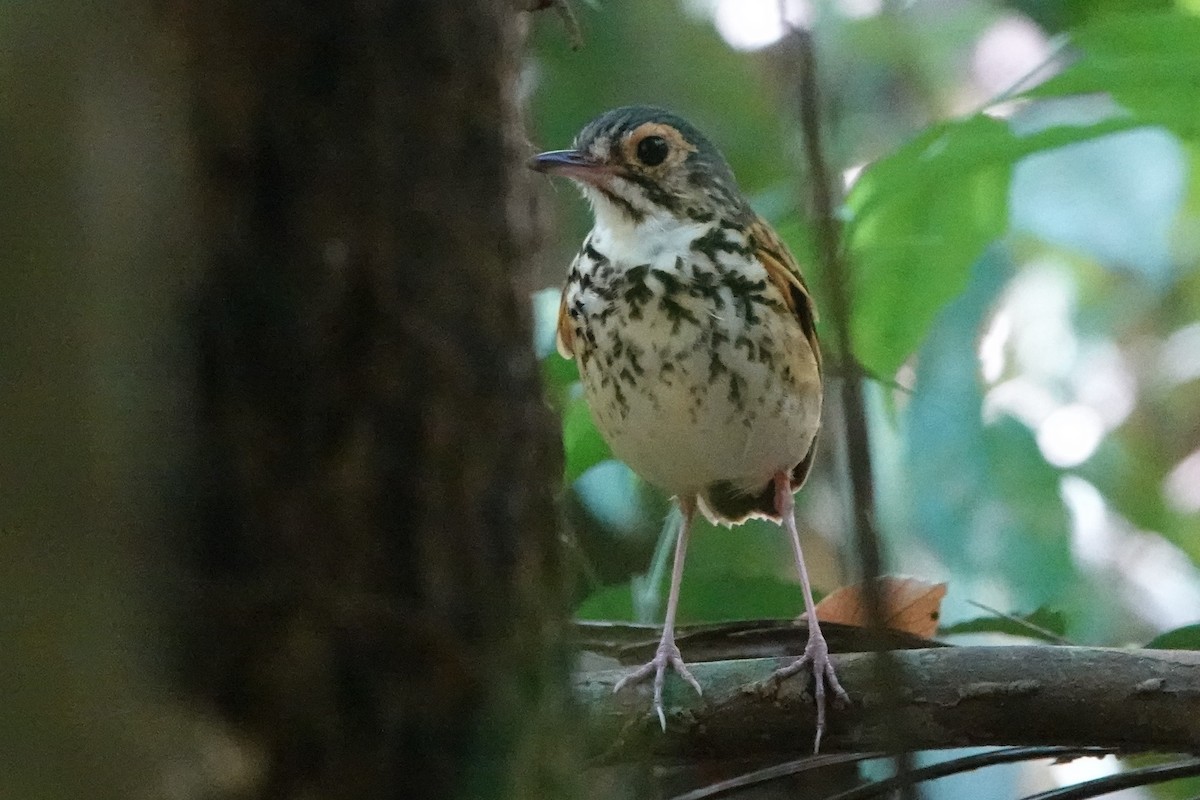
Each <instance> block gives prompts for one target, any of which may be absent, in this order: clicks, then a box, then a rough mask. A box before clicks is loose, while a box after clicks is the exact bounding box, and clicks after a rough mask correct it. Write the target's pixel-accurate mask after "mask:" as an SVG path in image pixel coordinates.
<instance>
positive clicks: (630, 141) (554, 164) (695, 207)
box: [529, 106, 753, 227]
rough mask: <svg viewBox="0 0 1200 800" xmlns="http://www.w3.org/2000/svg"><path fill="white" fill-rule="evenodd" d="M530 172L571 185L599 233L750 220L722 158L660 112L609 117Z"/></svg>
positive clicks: (640, 109) (644, 109) (631, 110)
mask: <svg viewBox="0 0 1200 800" xmlns="http://www.w3.org/2000/svg"><path fill="white" fill-rule="evenodd" d="M529 166H530V167H531V168H533V169H535V170H537V171H539V172H545V173H548V174H550V175H562V176H564V177H567V178H570V179H571V180H573V181H574V182H575V183H576V184H577V185H578V186H579V187H580V189H581V190H582V191H583V194H584V196H585V197H586V198H587V199H588V201H589V202H590V203H591V205H592V209H593V211H594V213H595V215H596V222H597V224H598V225H605V226H608V227H637V226H640V225H641V224H643V223H650V224H652V225H655V226H659V227H667V226H670V225H672V224H695V223H707V222H710V221H712V220H715V219H718V218H723V219H732V221H735V222H741V221H744V220H746V219H750V218H752V217H753V213H752V212H751V211H750V209H749V206H748V205H747V204H746V201H745V199H744V198H743V196H742V194H741V192H740V191H739V190H738V187H737V182H736V181H735V180H734V177H733V172H732V171H731V170H730V169H729V164H727V163H726V161H725V158H724V157H723V156H722V155H721V153H720V151H719V150H717V148H716V147H714V146H713V144H712V143H711V142H709V141H708V139H706V138H705V137H704V135H703V134H702V133H700V131H698V130H696V129H695V128H694V127H692V125H691V124H689V123H688V122H687V121H686V120H684V119H682V118H681V117H678V116H676V115H675V114H672V113H671V112H669V111H664V110H662V109H661V108H651V107H648V106H625V107H623V108H616V109H613V110H612V111H608V112H606V113H604V114H602V115H600V116H599V117H597V118H596V119H594V120H592V121H591V122H589V123H588V124H587V125H586V126H585V127H584V128H583V130H582V131H580V133H579V135H578V136H576V137H575V146H574V147H573V148H572V149H570V150H554V151H551V152H548V153H542V154H540V155H537V156H534V157H533V159H532V160H530V162H529Z"/></svg>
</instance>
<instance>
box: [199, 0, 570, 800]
mask: <svg viewBox="0 0 1200 800" xmlns="http://www.w3.org/2000/svg"><path fill="white" fill-rule="evenodd" d="M516 15H517V12H516V11H515V8H514V4H513V3H512V2H511V1H510V0H470V1H468V2H461V3H444V2H435V1H434V0H423V1H418V0H407V1H406V0H378V1H377V2H368V3H362V2H351V1H350V0H325V2H316V3H295V2H291V0H288V1H287V2H283V1H282V0H268V2H264V3H246V2H242V1H241V0H195V1H194V2H192V3H190V4H189V5H188V6H186V9H185V13H184V16H183V30H184V31H185V32H186V37H187V41H188V44H189V46H190V49H191V57H192V80H193V89H194V99H195V105H194V114H195V116H194V130H195V142H196V148H197V154H198V164H199V170H200V177H201V189H202V191H203V198H204V209H203V211H204V224H205V227H204V233H205V239H204V241H205V245H206V248H207V252H208V259H209V264H210V269H209V279H208V281H207V287H206V290H205V293H204V297H203V302H202V303H201V309H200V313H199V315H198V328H199V333H198V337H199V338H198V341H199V352H200V355H201V370H200V378H199V390H200V393H201V403H202V407H201V418H200V428H201V434H202V437H201V438H202V441H203V442H204V446H203V448H202V452H201V454H200V455H201V463H202V465H203V467H204V473H205V476H206V480H205V481H204V484H203V485H204V487H205V490H204V493H203V496H202V497H201V498H200V501H199V505H198V510H199V512H200V516H199V519H198V525H197V526H196V527H197V530H196V531H195V536H194V543H195V547H194V552H193V564H194V565H195V572H196V576H197V581H196V586H197V589H198V594H197V597H196V598H195V601H196V604H195V606H193V607H190V608H188V609H187V611H188V613H189V615H190V619H191V624H192V625H193V627H194V630H193V633H194V635H193V636H192V643H193V647H192V650H191V658H189V659H188V664H189V672H190V679H191V681H192V683H193V685H194V686H195V687H197V688H198V690H199V691H200V692H201V693H202V695H203V696H205V697H207V698H209V699H211V700H213V701H215V702H216V703H218V704H219V706H220V708H221V709H222V710H223V711H224V713H225V714H226V715H227V716H228V717H229V718H230V719H232V720H234V721H235V722H236V723H237V724H238V725H239V726H241V727H242V728H244V729H245V730H246V731H248V732H249V734H250V736H251V737H252V741H253V742H254V743H255V746H256V747H257V748H258V749H259V750H260V751H261V752H262V753H263V756H264V759H265V764H266V769H265V778H264V780H263V781H262V783H261V784H260V786H259V787H258V790H257V793H258V795H259V796H263V797H268V796H269V797H300V796H310V797H322V798H338V797H345V798H383V797H402V796H404V797H431V798H432V797H465V796H470V797H481V798H492V797H520V798H539V797H547V798H549V797H553V798H564V797H570V796H571V795H572V793H573V791H574V789H573V786H572V780H573V779H572V777H571V776H573V775H575V774H577V770H576V769H575V767H574V764H573V756H572V752H571V749H572V746H571V737H569V736H564V735H562V734H563V732H564V725H565V724H566V722H567V719H568V717H569V703H568V697H569V693H568V691H567V689H568V686H567V675H568V655H567V650H566V647H565V645H564V637H563V630H564V623H565V620H566V607H565V594H564V592H563V591H562V587H561V583H562V568H561V565H560V563H559V556H558V550H557V546H556V541H555V538H554V531H553V527H554V519H555V517H554V513H553V508H552V499H551V496H550V494H549V490H548V487H549V486H550V485H551V482H552V479H553V476H554V475H555V474H556V472H555V461H556V458H555V457H553V456H552V454H555V453H557V452H558V447H557V444H556V443H554V442H553V440H552V438H551V436H550V426H549V425H548V419H547V418H546V415H545V413H544V411H543V406H542V404H541V402H540V390H539V381H538V374H537V370H536V364H535V361H534V357H533V355H532V351H531V348H530V346H529V340H530V331H529V323H528V320H527V312H526V293H525V291H524V290H525V288H526V287H525V279H524V272H523V270H524V266H525V263H526V258H527V255H528V253H529V248H530V243H531V236H532V225H531V222H530V219H531V213H530V211H531V209H530V197H531V195H530V194H529V193H528V192H527V186H526V178H525V176H524V171H523V167H522V165H521V162H522V160H523V159H522V156H523V153H522V152H521V146H520V143H521V141H522V139H521V136H520V125H519V118H518V109H517V108H516V105H515V99H514V95H515V85H516V79H517V69H518V65H519V44H520V42H519V36H518V32H517V26H518V20H517V18H516Z"/></svg>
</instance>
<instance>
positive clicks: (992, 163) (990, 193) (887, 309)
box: [846, 114, 1140, 376]
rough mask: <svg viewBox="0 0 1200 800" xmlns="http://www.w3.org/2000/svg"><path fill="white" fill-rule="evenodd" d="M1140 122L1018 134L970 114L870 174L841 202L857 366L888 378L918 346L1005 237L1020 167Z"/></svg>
mask: <svg viewBox="0 0 1200 800" xmlns="http://www.w3.org/2000/svg"><path fill="white" fill-rule="evenodd" d="M1139 124H1140V123H1139V122H1138V121H1137V120H1136V119H1134V118H1131V117H1127V116H1121V117H1116V118H1112V119H1105V120H1101V121H1098V122H1095V123H1093V124H1089V125H1056V126H1053V127H1049V128H1046V129H1043V130H1039V131H1036V132H1033V133H1028V134H1018V133H1016V132H1014V131H1013V130H1012V129H1011V128H1010V127H1009V125H1008V123H1007V122H1005V121H1003V120H998V119H993V118H992V117H989V116H987V115H984V114H978V115H976V116H973V117H969V118H967V119H963V120H957V121H952V122H945V123H942V124H940V125H935V126H933V127H932V128H930V129H929V130H927V131H926V132H925V133H923V134H921V135H920V136H918V137H917V138H916V139H914V140H913V141H911V142H909V143H908V144H907V145H905V146H904V147H902V148H901V149H900V150H898V151H897V152H896V153H895V154H893V155H891V156H888V157H887V158H885V159H883V160H881V161H878V162H876V163H875V164H873V165H872V166H871V167H870V168H868V169H867V171H866V172H864V173H863V175H862V176H861V177H860V178H859V180H858V181H857V183H855V185H854V188H853V189H852V190H851V192H850V195H849V197H847V199H846V207H847V210H848V211H849V213H850V222H849V224H848V225H847V230H846V241H847V252H848V254H849V259H850V265H851V269H852V270H853V282H854V286H853V289H854V297H853V301H854V308H853V320H852V325H851V336H852V338H853V344H854V350H855V354H856V355H857V357H858V360H859V361H860V362H861V363H862V364H863V365H864V366H866V367H867V369H868V371H869V372H871V373H874V374H875V375H879V376H891V375H894V374H895V372H896V370H897V369H898V368H899V367H900V365H901V364H903V363H904V361H905V359H907V358H908V357H909V355H911V354H912V353H913V352H914V351H915V350H916V349H917V347H918V346H919V345H920V343H921V342H922V341H923V340H924V338H925V335H926V334H927V333H928V331H929V327H930V325H932V323H933V321H934V319H935V318H936V316H937V314H938V312H939V311H941V309H942V308H943V307H944V306H945V305H946V304H947V303H949V302H950V301H951V300H953V299H954V298H955V297H956V296H958V295H959V294H960V293H961V292H962V291H963V289H964V288H965V287H966V285H967V280H968V278H969V275H970V270H971V266H972V265H973V264H974V263H975V262H976V261H977V260H978V259H979V257H980V255H981V254H982V253H983V251H984V249H985V248H986V247H987V246H988V245H989V244H990V243H992V242H993V241H994V240H996V239H998V238H999V237H1000V236H1002V235H1003V234H1004V233H1005V232H1006V230H1007V228H1008V191H1009V184H1010V182H1011V179H1012V172H1013V168H1014V167H1015V165H1016V163H1017V162H1018V161H1020V160H1021V159H1022V158H1024V157H1025V156H1028V155H1030V154H1032V153H1037V152H1041V151H1044V150H1051V149H1054V148H1057V147H1063V146H1066V145H1069V144H1074V143H1076V142H1082V141H1087V140H1090V139H1094V138H1096V137H1098V136H1103V135H1106V134H1109V133H1115V132H1117V131H1123V130H1128V129H1130V128H1133V127H1138V125H1139Z"/></svg>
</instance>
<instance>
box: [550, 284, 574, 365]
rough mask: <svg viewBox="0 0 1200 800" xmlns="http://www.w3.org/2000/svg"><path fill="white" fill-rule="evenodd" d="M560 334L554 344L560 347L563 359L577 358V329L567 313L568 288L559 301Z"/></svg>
mask: <svg viewBox="0 0 1200 800" xmlns="http://www.w3.org/2000/svg"><path fill="white" fill-rule="evenodd" d="M557 330H558V332H557V333H556V334H555V336H554V343H555V345H557V347H558V352H559V354H560V355H561V356H562V357H563V358H574V357H575V327H574V323H572V322H571V317H570V315H569V314H568V313H567V287H566V286H564V287H563V290H562V296H561V299H560V300H559V301H558V327H557Z"/></svg>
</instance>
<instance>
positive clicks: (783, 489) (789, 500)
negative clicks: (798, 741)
mask: <svg viewBox="0 0 1200 800" xmlns="http://www.w3.org/2000/svg"><path fill="white" fill-rule="evenodd" d="M775 510H776V511H777V512H778V513H779V516H780V518H781V519H782V521H783V525H784V527H785V528H787V532H788V534H789V535H791V537H792V550H794V551H795V553H796V566H797V567H799V569H800V585H801V586H802V587H803V589H804V610H805V611H806V612H807V615H808V616H807V619H808V644H807V645H805V647H804V655H803V656H801V657H800V658H798V659H796V661H794V662H792V663H791V664H789V665H788V666H786V667H784V668H782V669H779V670H776V671H775V673H774V674H773V675H772V676H771V678H772V679H773V680H777V681H778V680H783V679H785V678H790V677H791V676H792V675H795V674H796V673H798V672H801V671H803V670H804V669H805V668H806V667H810V668H811V669H812V674H813V682H814V684H815V689H814V699H815V700H816V704H817V737H816V741H814V742H813V753H816V752H818V751H819V750H820V749H821V735H822V734H824V733H825V682H826V681H828V682H829V688H830V689H832V690H833V693H834V695H835V697H836V698H837V700H838V701H839V702H842V703H849V702H850V696H849V695H848V694H846V690H845V689H843V688H842V685H841V683H839V682H838V679H837V675H836V674H834V671H833V664H831V663H830V661H829V645H827V644H826V643H825V636H824V635H823V634H822V633H821V625H820V623H818V622H817V612H816V604H815V603H814V602H813V596H812V586H811V585H810V584H809V582H808V569H807V567H805V566H804V553H803V552H802V551H801V549H800V533H799V532H798V531H797V530H796V506H795V500H794V499H793V497H792V483H791V477H790V476H789V475H788V474H787V473H786V472H777V473H775Z"/></svg>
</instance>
